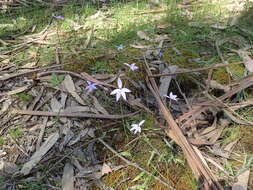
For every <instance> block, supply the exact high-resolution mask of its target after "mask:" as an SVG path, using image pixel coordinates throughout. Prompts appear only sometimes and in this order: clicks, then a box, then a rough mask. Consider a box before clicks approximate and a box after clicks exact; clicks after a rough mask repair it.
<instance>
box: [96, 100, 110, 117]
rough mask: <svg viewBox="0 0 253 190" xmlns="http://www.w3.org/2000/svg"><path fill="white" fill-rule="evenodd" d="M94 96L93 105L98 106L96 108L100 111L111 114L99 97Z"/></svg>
mask: <svg viewBox="0 0 253 190" xmlns="http://www.w3.org/2000/svg"><path fill="white" fill-rule="evenodd" d="M92 98H93V105H94V107H95V108H96V110H97V111H99V112H100V113H103V114H106V115H108V114H109V113H108V111H107V110H106V109H105V108H104V107H103V106H101V104H100V103H99V102H98V99H97V98H96V97H95V96H92Z"/></svg>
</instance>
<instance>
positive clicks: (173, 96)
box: [164, 92, 177, 101]
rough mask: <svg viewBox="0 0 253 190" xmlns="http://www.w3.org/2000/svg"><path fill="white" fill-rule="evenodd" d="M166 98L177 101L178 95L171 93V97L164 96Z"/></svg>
mask: <svg viewBox="0 0 253 190" xmlns="http://www.w3.org/2000/svg"><path fill="white" fill-rule="evenodd" d="M164 97H166V98H169V99H171V100H175V101H177V95H174V94H173V93H172V92H170V94H169V96H167V95H164Z"/></svg>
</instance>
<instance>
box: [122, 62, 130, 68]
mask: <svg viewBox="0 0 253 190" xmlns="http://www.w3.org/2000/svg"><path fill="white" fill-rule="evenodd" d="M123 64H124V65H126V66H128V67H131V65H129V64H128V63H123Z"/></svg>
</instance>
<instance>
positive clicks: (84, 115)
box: [14, 110, 139, 119]
mask: <svg viewBox="0 0 253 190" xmlns="http://www.w3.org/2000/svg"><path fill="white" fill-rule="evenodd" d="M14 113H15V114H21V115H36V116H56V117H76V118H96V119H122V118H125V117H131V116H134V115H136V114H137V113H139V111H137V112H134V113H130V114H125V115H105V114H87V113H81V112H76V113H70V112H60V113H57V112H48V111H31V110H14Z"/></svg>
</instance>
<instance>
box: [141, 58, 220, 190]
mask: <svg viewBox="0 0 253 190" xmlns="http://www.w3.org/2000/svg"><path fill="white" fill-rule="evenodd" d="M144 60H145V63H146V71H147V73H148V75H151V74H152V73H151V71H150V70H149V67H148V64H147V62H146V59H145V57H144ZM147 84H148V87H149V89H150V90H151V92H152V94H153V95H154V97H155V99H156V101H157V103H158V105H159V109H160V111H161V113H162V114H163V117H164V119H165V120H166V122H167V124H168V128H167V129H165V130H166V131H168V130H169V127H170V131H171V133H170V136H171V137H172V138H173V139H174V140H175V141H176V142H177V143H178V145H179V146H180V147H181V148H182V150H183V152H184V154H185V156H186V159H187V161H188V163H189V166H190V167H191V169H192V171H193V173H194V174H195V176H196V178H197V179H198V180H200V181H201V182H203V183H204V189H205V190H223V188H222V186H221V185H220V184H219V182H218V180H217V179H216V177H215V176H214V175H213V173H212V172H211V170H210V168H209V167H208V166H207V165H205V163H204V162H203V160H202V158H201V156H202V155H200V151H199V150H198V149H197V148H196V147H194V146H192V145H191V144H190V143H189V141H188V140H187V138H186V137H185V136H184V134H183V132H182V130H181V129H180V127H179V126H178V125H177V123H176V122H175V120H174V119H173V117H172V115H171V113H170V111H169V110H168V108H167V107H166V106H165V104H164V102H163V100H162V98H161V97H160V96H159V92H158V87H157V85H156V83H155V80H154V79H153V78H149V79H148V77H147Z"/></svg>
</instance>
